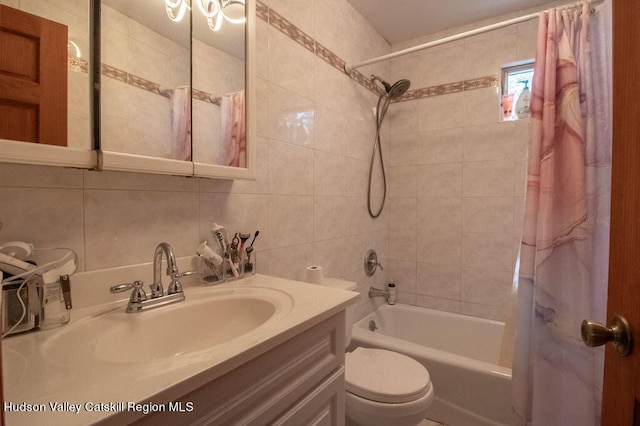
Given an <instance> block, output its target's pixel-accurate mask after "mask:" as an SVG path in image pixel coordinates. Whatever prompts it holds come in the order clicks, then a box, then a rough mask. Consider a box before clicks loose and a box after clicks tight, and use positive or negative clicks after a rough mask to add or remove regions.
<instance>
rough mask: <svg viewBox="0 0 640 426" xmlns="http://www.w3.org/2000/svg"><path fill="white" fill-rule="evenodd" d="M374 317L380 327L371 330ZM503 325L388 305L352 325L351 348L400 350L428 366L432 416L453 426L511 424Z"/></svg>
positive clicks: (495, 322) (430, 411)
mask: <svg viewBox="0 0 640 426" xmlns="http://www.w3.org/2000/svg"><path fill="white" fill-rule="evenodd" d="M370 321H374V322H375V325H376V326H377V327H378V328H377V329H376V330H375V331H373V332H372V331H370V330H369V323H370ZM503 327H504V323H502V322H498V321H490V320H485V319H481V318H474V317H470V316H465V315H460V314H454V313H449V312H443V311H437V310H433V309H427V308H418V307H415V306H409V305H400V304H396V305H393V306H390V305H383V306H381V307H380V308H378V310H376V311H375V312H373V313H372V314H370V315H367V316H366V317H365V318H363V319H361V320H360V321H358V322H356V323H355V324H354V325H353V330H352V332H353V338H352V342H351V344H352V346H353V347H355V346H364V347H370V348H382V349H389V350H392V351H396V352H400V353H403V354H405V355H408V356H410V357H412V358H413V359H415V360H417V361H419V362H420V363H421V364H423V365H424V366H425V367H426V368H427V370H429V374H430V375H431V382H432V383H433V386H434V390H435V394H436V398H435V401H434V402H433V404H432V406H431V407H430V408H429V412H428V413H427V417H428V418H430V419H432V420H436V421H438V422H442V423H445V424H447V425H449V426H485V425H486V426H489V425H491V426H495V425H509V424H511V419H512V415H511V369H509V368H505V367H500V366H498V365H497V362H498V355H499V352H500V343H501V341H502V330H503Z"/></svg>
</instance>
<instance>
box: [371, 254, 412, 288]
mask: <svg viewBox="0 0 640 426" xmlns="http://www.w3.org/2000/svg"><path fill="white" fill-rule="evenodd" d="M392 281H393V283H394V284H395V285H396V289H397V290H399V291H403V292H406V293H414V294H416V289H417V271H416V263H415V262H409V261H404V260H393V259H392V260H390V261H389V282H392ZM386 284H387V283H384V285H383V286H381V287H380V288H381V289H386V288H387V285H386Z"/></svg>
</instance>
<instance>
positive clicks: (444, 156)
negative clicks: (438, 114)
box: [418, 128, 464, 164]
mask: <svg viewBox="0 0 640 426" xmlns="http://www.w3.org/2000/svg"><path fill="white" fill-rule="evenodd" d="M419 138H420V141H419V143H418V164H443V163H461V162H462V153H463V151H462V148H463V144H464V130H463V129H461V128H459V129H446V130H434V131H428V132H423V133H419Z"/></svg>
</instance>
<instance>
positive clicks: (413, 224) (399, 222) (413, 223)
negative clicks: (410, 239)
mask: <svg viewBox="0 0 640 426" xmlns="http://www.w3.org/2000/svg"><path fill="white" fill-rule="evenodd" d="M417 227H418V199H417V198H396V199H394V200H393V202H391V203H389V229H390V230H391V232H392V233H393V232H396V231H398V230H408V231H413V230H415V229H417Z"/></svg>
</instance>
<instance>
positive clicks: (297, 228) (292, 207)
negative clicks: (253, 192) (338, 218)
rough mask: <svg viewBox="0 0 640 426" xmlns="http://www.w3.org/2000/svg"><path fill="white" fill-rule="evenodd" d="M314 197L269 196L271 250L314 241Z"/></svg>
mask: <svg viewBox="0 0 640 426" xmlns="http://www.w3.org/2000/svg"><path fill="white" fill-rule="evenodd" d="M310 223H313V197H311V196H301V195H269V248H270V249H272V248H281V247H287V246H292V245H296V244H304V243H310V242H311V241H313V228H312V227H310V226H309V224H310Z"/></svg>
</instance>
